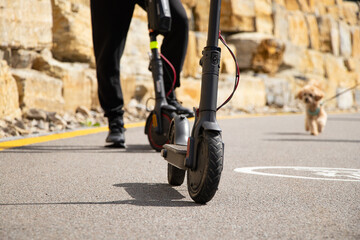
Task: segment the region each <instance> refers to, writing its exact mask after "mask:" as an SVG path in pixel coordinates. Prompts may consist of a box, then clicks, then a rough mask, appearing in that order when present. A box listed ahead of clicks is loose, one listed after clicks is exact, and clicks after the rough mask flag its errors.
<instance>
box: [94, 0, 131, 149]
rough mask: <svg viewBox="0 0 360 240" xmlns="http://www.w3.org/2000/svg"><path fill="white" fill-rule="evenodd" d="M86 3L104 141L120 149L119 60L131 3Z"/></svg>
mask: <svg viewBox="0 0 360 240" xmlns="http://www.w3.org/2000/svg"><path fill="white" fill-rule="evenodd" d="M90 3H91V20H92V31H93V32H92V33H93V45H94V53H95V59H96V72H97V80H98V95H99V101H100V105H101V107H102V108H103V110H104V112H105V116H106V117H107V118H108V120H109V128H110V132H109V135H108V137H107V139H106V141H107V142H114V143H118V144H120V146H122V145H124V142H125V138H124V133H123V132H124V122H123V113H124V111H123V107H124V99H123V95H122V90H121V86H120V58H121V56H122V54H123V51H124V47H125V41H126V36H127V32H128V30H129V25H130V22H131V17H132V13H133V9H134V2H133V1H118V0H106V1H104V0H91V2H90ZM124 146H125V145H124Z"/></svg>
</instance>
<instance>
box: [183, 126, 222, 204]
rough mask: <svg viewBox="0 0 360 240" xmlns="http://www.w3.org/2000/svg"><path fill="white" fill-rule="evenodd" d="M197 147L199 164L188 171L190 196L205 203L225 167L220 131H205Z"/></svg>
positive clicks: (212, 192) (216, 185)
mask: <svg viewBox="0 0 360 240" xmlns="http://www.w3.org/2000/svg"><path fill="white" fill-rule="evenodd" d="M199 138H200V139H199V145H198V147H197V166H196V168H195V169H194V170H191V169H189V170H188V171H187V186H188V192H189V194H190V197H191V198H192V199H193V200H194V201H195V202H196V203H201V204H205V203H207V202H208V201H210V200H211V199H212V198H213V197H214V195H215V193H216V191H217V189H218V185H219V182H220V177H221V172H222V168H223V143H222V139H221V135H220V132H216V131H203V133H202V134H201V135H200V136H199Z"/></svg>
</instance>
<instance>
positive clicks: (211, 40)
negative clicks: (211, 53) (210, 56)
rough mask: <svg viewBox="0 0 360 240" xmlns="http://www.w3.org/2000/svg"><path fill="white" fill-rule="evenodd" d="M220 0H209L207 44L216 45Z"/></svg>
mask: <svg viewBox="0 0 360 240" xmlns="http://www.w3.org/2000/svg"><path fill="white" fill-rule="evenodd" d="M220 9H221V0H211V2H210V14H209V26H208V38H207V46H211V47H217V46H218V39H219V25H220Z"/></svg>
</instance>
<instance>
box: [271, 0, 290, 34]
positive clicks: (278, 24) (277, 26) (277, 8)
mask: <svg viewBox="0 0 360 240" xmlns="http://www.w3.org/2000/svg"><path fill="white" fill-rule="evenodd" d="M273 15H274V16H273V18H274V36H275V37H276V38H278V39H280V40H282V41H287V40H288V31H289V23H288V21H284V19H287V16H288V12H287V11H286V9H285V8H284V7H283V6H281V5H277V4H274V14H273Z"/></svg>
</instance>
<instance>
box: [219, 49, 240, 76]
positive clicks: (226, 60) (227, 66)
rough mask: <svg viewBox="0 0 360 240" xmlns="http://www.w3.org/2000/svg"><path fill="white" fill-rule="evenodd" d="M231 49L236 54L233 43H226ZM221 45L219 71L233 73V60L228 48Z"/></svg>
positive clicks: (234, 67) (234, 70)
mask: <svg viewBox="0 0 360 240" xmlns="http://www.w3.org/2000/svg"><path fill="white" fill-rule="evenodd" d="M228 46H229V48H230V49H231V51H232V52H233V53H234V55H235V56H236V47H235V46H234V45H233V44H228ZM220 47H221V63H220V72H221V73H234V74H235V72H236V66H235V61H234V59H233V57H232V55H231V53H230V52H229V50H228V49H227V48H226V47H225V46H224V45H222V44H221V45H220Z"/></svg>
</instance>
